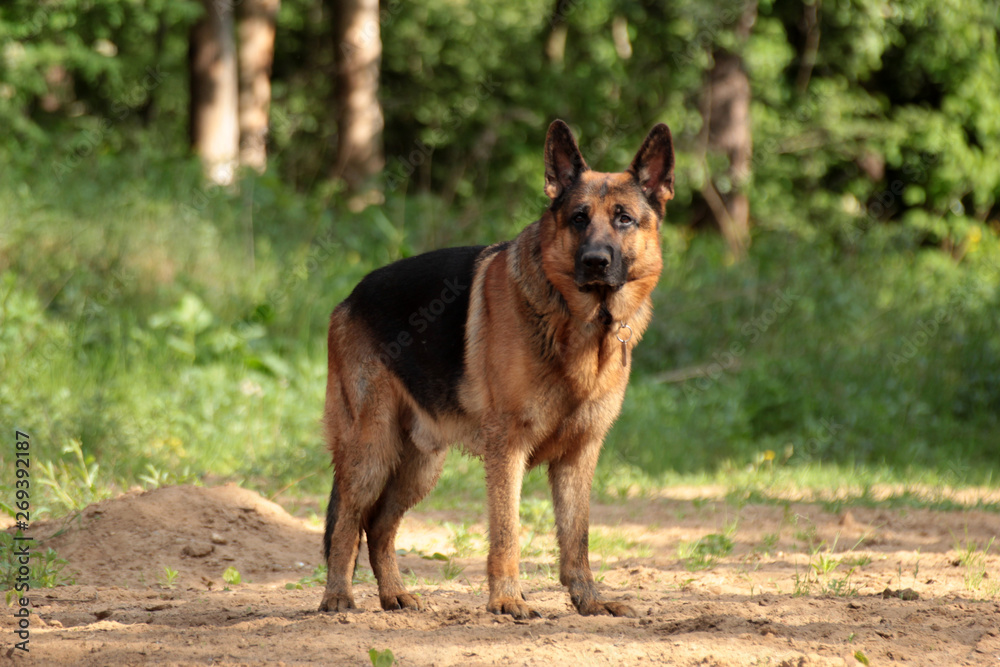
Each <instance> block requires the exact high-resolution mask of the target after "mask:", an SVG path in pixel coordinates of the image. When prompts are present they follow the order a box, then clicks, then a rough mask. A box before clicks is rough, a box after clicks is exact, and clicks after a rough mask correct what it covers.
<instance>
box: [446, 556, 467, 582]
mask: <svg viewBox="0 0 1000 667" xmlns="http://www.w3.org/2000/svg"><path fill="white" fill-rule="evenodd" d="M464 571H465V566H464V565H459V563H458V561H456V560H455V559H454V558H449V559H448V560H447V561H445V564H444V567H442V568H441V574H442V575H444V578H445V579H447V580H448V581H451V580H452V579H454V578H455V577H457V576H458V575H460V574H462V572H464Z"/></svg>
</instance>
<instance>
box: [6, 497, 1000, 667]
mask: <svg viewBox="0 0 1000 667" xmlns="http://www.w3.org/2000/svg"><path fill="white" fill-rule="evenodd" d="M701 491H704V490H701ZM684 495H685V494H684V493H675V494H673V495H671V496H669V497H667V496H665V497H662V498H652V499H650V498H641V499H633V500H630V501H628V502H625V503H621V504H615V505H595V506H594V508H593V512H592V537H591V542H592V548H591V552H592V563H593V567H594V571H595V574H596V575H597V576H598V579H599V581H600V582H601V584H600V585H601V586H602V587H603V588H604V589H605V590H606V591H607V594H608V595H609V596H610V597H613V598H616V599H623V600H628V601H630V603H631V604H632V605H633V606H634V607H635V608H636V609H637V611H638V612H639V616H638V617H637V618H634V619H628V618H609V617H590V618H585V617H581V616H579V615H577V614H576V613H575V612H574V610H573V608H572V606H571V605H570V602H569V599H568V595H567V594H566V593H565V591H564V590H563V589H562V587H561V586H560V585H559V583H558V575H557V567H556V565H555V557H554V553H553V550H552V549H553V539H552V535H551V529H550V528H546V527H545V526H546V525H548V526H550V525H551V524H550V523H549V522H550V520H551V517H550V516H548V515H547V514H546V508H547V505H546V504H545V503H539V502H538V501H535V502H534V505H533V506H532V507H533V508H534V509H536V510H537V512H536V514H537V516H536V517H534V518H532V517H530V516H529V517H528V518H527V519H526V520H525V524H526V525H525V527H524V535H523V538H522V543H523V544H524V545H525V546H524V548H523V551H524V553H525V558H524V559H523V563H522V569H523V572H524V578H523V586H524V589H525V591H526V593H527V596H528V599H529V602H530V603H531V604H532V605H533V606H534V607H535V609H537V610H538V611H539V612H541V614H542V618H540V619H537V620H532V621H527V622H521V621H514V620H513V619H511V618H509V617H497V616H493V615H492V614H489V613H487V612H486V611H485V603H486V584H485V556H484V553H485V539H484V536H485V526H484V525H483V523H482V511H481V509H482V508H470V509H469V510H467V511H466V512H464V513H463V512H457V511H456V512H445V511H419V510H418V511H415V512H412V513H411V514H409V515H408V516H407V518H406V520H405V522H404V526H403V529H402V531H401V533H400V536H399V540H398V542H397V547H398V548H399V549H400V550H401V551H405V553H404V554H402V555H401V556H400V559H399V560H400V565H401V568H402V570H403V572H404V575H405V578H406V579H407V580H408V584H409V585H410V587H411V590H412V591H415V592H417V593H419V594H420V595H421V596H422V598H423V600H424V601H425V603H426V605H427V607H428V609H427V610H425V611H423V612H400V611H396V612H384V611H382V610H381V609H380V608H379V604H378V596H377V593H376V588H375V584H374V582H373V581H372V580H371V575H370V571H369V570H367V568H366V566H367V560H365V559H362V561H361V563H360V566H361V567H360V568H359V578H360V581H359V583H357V584H356V586H355V597H356V600H357V602H358V605H359V607H360V610H359V611H357V612H352V613H319V612H317V611H316V609H317V606H318V605H319V601H320V595H321V592H322V587H321V586H319V585H313V584H311V582H309V581H308V577H309V576H310V575H311V574H312V572H313V568H314V567H315V565H316V564H317V563H318V562H319V560H320V553H319V552H320V541H321V535H320V532H319V530H320V528H319V526H317V525H313V524H310V523H309V522H307V521H305V520H302V519H299V518H296V517H293V516H291V515H290V514H288V513H287V512H286V511H285V510H284V509H283V508H282V507H280V506H278V505H276V504H274V503H271V502H268V501H266V500H264V499H263V498H261V497H260V496H258V495H256V494H255V493H253V492H251V491H247V490H244V489H240V488H238V487H235V486H220V487H215V488H198V487H172V488H162V489H158V490H155V491H150V492H145V493H143V492H132V493H129V494H126V495H124V496H121V497H119V498H116V499H113V500H109V501H104V502H102V503H100V504H98V505H94V506H92V507H90V508H88V509H87V510H86V511H84V512H83V513H82V514H80V515H77V516H75V517H73V518H72V519H71V520H68V521H66V520H64V521H60V522H51V523H48V524H36V525H35V526H33V527H32V529H31V533H32V534H33V535H34V536H36V537H37V538H43V537H46V536H48V535H55V536H54V537H51V538H50V539H47V540H45V541H44V546H46V547H52V548H54V549H55V550H56V551H57V552H58V554H59V555H60V557H62V558H65V559H66V560H67V561H68V562H69V566H68V568H67V570H69V571H71V572H72V574H73V576H74V577H75V580H76V584H75V585H72V586H62V587H57V588H51V589H43V590H34V591H31V593H30V596H31V603H32V605H33V608H34V612H35V614H33V615H32V618H31V628H30V632H31V636H30V644H29V647H30V653H28V654H24V653H23V652H21V651H13V650H11V649H12V646H13V642H14V640H15V639H14V635H13V632H12V631H13V629H14V626H15V623H16V619H15V618H14V617H13V609H11V610H9V611H8V613H6V614H4V615H3V616H2V619H0V625H2V626H3V636H4V644H5V646H4V648H3V650H2V651H0V661H2V662H4V663H23V664H45V665H71V664H72V665H144V664H171V665H172V664H197V665H205V664H213V665H256V664H263V663H275V664H288V665H298V664H325V665H369V664H371V663H370V661H369V657H368V651H369V649H371V648H375V649H378V650H384V649H389V650H391V651H392V652H393V653H394V655H395V658H396V660H397V663H396V664H399V665H553V664H560V665H564V664H565V665H635V664H677V665H784V666H799V665H855V664H868V663H870V664H871V665H886V664H890V663H902V664H910V665H990V666H996V665H998V664H1000V556H998V553H1000V544H995V545H994V546H993V547H992V548H990V549H989V550H988V551H986V550H985V547H986V545H987V544H988V543H989V541H990V539H991V538H993V537H995V536H996V535H997V534H998V533H1000V516H998V515H997V514H995V513H990V512H983V511H974V510H968V511H953V512H935V511H929V510H924V509H910V510H900V509H878V508H875V509H868V508H863V507H857V506H854V507H850V508H849V509H843V508H841V509H838V510H836V511H832V510H831V511H827V509H824V508H829V507H830V506H829V505H823V504H820V503H804V502H797V503H786V504H765V505H754V504H747V505H742V506H740V505H734V504H732V503H726V502H723V501H721V500H712V499H710V498H708V499H706V498H704V497H699V496H704V495H705V494H704V493H701V492H700V491H699V490H697V489H696V490H693V492H692V493H689V494H688V495H690V496H691V497H690V498H689V499H688V498H685V497H684ZM708 495H711V494H710V493H709V494H708ZM313 509H318V506H317V507H314V508H313ZM297 511H298V512H300V513H301V511H302V508H301V507H299V508H298V510H297ZM549 511H550V510H549ZM710 534H716V535H723V536H725V539H729V540H731V542H732V551H731V552H730V553H728V554H725V553H724V551H725V549H722V550H721V552H720V551H719V550H718V549H716V553H714V554H712V553H706V558H708V559H709V560H711V559H712V558H716V559H717V560H716V562H714V564H712V563H710V562H709V563H705V565H710V567H708V568H707V569H695V570H692V569H690V567H689V566H691V565H692V563H693V560H692V559H690V558H688V559H684V558H682V556H683V555H686V554H690V553H692V552H693V553H694V554H695V555H697V552H698V550H697V549H696V548H693V547H692V544H697V541H698V540H699V538H704V537H705V536H707V535H710ZM725 539H723V538H719V537H716V538H709V539H708V540H702V543H701V544H702V545H706V544H716V545H719V544H723V545H724V544H725ZM363 546H364V545H363ZM967 547H970V548H967ZM703 548H704V547H703ZM456 549H458V550H459V553H460V554H461V555H462V557H460V558H459V557H453V558H452V559H451V561H442V560H436V559H434V556H433V555H434V554H435V553H439V554H443V555H445V556H452V555H454V554H455V553H456ZM685 549H686V550H685ZM709 551H711V550H709ZM438 558H441V556H438ZM227 567H233V568H235V569H236V570H238V571H239V573H240V575H241V577H242V583H240V584H238V585H227V584H226V583H225V582H224V581H223V577H222V573H223V572H224V571H225V570H226V568H227ZM165 568H171V569H172V570H175V571H176V572H177V575H176V577H175V578H174V579H173V580H170V579H169V578H168V577H166V575H165ZM449 577H450V578H449ZM303 579H306V581H305V582H304V583H303V585H302V587H301V588H300V589H294V590H289V589H287V588H286V584H289V583H291V584H295V583H296V582H299V583H302V582H303ZM866 660H867V661H868V662H867V663H865V662H864V661H866Z"/></svg>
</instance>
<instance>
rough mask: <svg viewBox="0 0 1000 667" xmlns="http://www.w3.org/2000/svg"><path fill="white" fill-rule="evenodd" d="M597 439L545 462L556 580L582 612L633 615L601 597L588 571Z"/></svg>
mask: <svg viewBox="0 0 1000 667" xmlns="http://www.w3.org/2000/svg"><path fill="white" fill-rule="evenodd" d="M600 449H601V442H600V441H599V440H597V441H594V442H589V443H587V444H586V445H584V446H583V447H580V448H579V449H577V450H575V451H572V452H569V453H568V454H567V455H566V456H565V457H563V458H561V459H557V460H555V461H552V462H551V463H550V464H549V484H550V486H551V487H552V504H553V507H554V510H555V515H556V535H557V537H558V539H559V581H560V582H562V584H563V585H564V586H566V587H567V588H569V597H570V600H572V601H573V606H575V607H576V609H577V611H579V612H580V613H581V614H583V615H584V616H593V615H595V614H611V615H612V616H629V617H634V616H635V610H634V609H632V607H630V606H628V605H626V604H623V603H621V602H612V601H609V600H605V599H602V598H601V597H600V596H599V595H598V593H597V586H596V585H595V584H594V575H593V573H592V572H591V571H590V549H589V533H590V487H591V483H592V482H593V479H594V469H595V467H596V465H597V456H598V454H599V453H600Z"/></svg>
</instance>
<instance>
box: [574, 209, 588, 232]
mask: <svg viewBox="0 0 1000 667" xmlns="http://www.w3.org/2000/svg"><path fill="white" fill-rule="evenodd" d="M570 222H571V223H572V224H573V226H574V227H577V228H579V229H583V228H584V227H586V226H587V223H588V222H589V221H588V220H587V216H586V215H585V214H584V213H577V214H576V215H574V216H573V217H572V218H571V219H570Z"/></svg>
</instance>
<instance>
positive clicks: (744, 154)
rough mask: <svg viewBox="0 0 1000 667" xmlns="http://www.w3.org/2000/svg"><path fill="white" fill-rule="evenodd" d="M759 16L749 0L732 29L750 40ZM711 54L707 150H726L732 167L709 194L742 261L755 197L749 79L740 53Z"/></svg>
mask: <svg viewBox="0 0 1000 667" xmlns="http://www.w3.org/2000/svg"><path fill="white" fill-rule="evenodd" d="M756 20H757V3H756V2H750V3H748V4H747V5H746V8H745V9H744V11H743V13H742V15H741V16H740V18H739V20H738V22H737V24H736V26H735V27H734V29H733V32H734V33H735V35H736V37H737V38H738V39H739V41H740V43H741V44H745V43H746V41H747V39H749V37H750V31H751V29H752V28H753V24H754V22H755V21H756ZM712 57H713V60H714V65H713V66H712V70H711V72H709V75H708V85H707V87H706V88H707V90H706V93H707V97H708V100H707V103H706V104H704V106H703V113H704V114H705V115H706V116H707V117H706V118H705V119H704V120H705V123H706V125H707V129H708V137H707V148H708V149H709V150H713V151H718V152H720V153H724V154H725V155H726V157H727V158H728V160H729V167H728V169H727V170H726V174H725V181H721V180H720V179H715V178H712V179H711V181H710V182H708V183H707V184H706V187H705V193H704V194H705V199H706V201H707V202H708V205H709V208H710V209H711V211H712V215H713V217H714V218H715V220H716V222H717V223H718V225H719V229H720V230H721V231H722V235H723V236H724V237H725V239H726V242H727V243H728V244H729V248H730V251H731V252H732V253H733V256H734V257H736V258H737V259H740V258H742V257H744V256H745V255H746V251H747V248H748V247H749V246H750V201H749V199H748V198H747V195H746V186H747V185H748V183H749V181H750V176H751V159H752V157H753V141H752V132H751V127H750V79H749V77H748V76H747V73H746V68H745V67H744V64H743V57H742V56H741V55H739V54H736V53H731V52H729V51H727V50H725V49H721V48H718V49H716V50H715V51H714V53H713V54H712ZM723 184H724V187H720V185H723Z"/></svg>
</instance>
